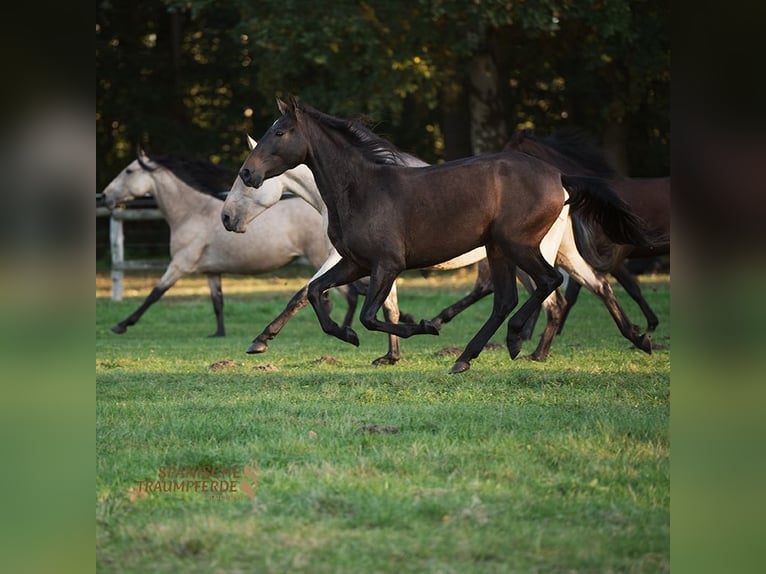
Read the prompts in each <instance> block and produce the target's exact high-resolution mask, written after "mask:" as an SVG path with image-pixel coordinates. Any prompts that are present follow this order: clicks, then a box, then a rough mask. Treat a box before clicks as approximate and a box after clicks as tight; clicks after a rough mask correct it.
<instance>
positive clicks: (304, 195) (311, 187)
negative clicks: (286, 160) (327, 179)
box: [285, 165, 327, 213]
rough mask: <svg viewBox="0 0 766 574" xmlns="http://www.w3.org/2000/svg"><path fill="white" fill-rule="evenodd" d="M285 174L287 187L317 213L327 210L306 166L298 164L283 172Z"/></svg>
mask: <svg viewBox="0 0 766 574" xmlns="http://www.w3.org/2000/svg"><path fill="white" fill-rule="evenodd" d="M285 176H286V177H287V179H288V181H289V182H290V186H289V187H288V189H289V190H290V191H292V192H293V193H295V195H297V196H298V197H300V198H301V199H303V200H304V201H305V202H306V203H308V204H309V205H310V206H311V207H313V208H314V209H316V210H317V211H318V212H319V213H324V212H325V211H327V206H326V205H325V203H324V200H323V199H322V195H321V194H320V193H319V189H318V188H317V184H316V181H315V180H314V176H313V175H312V172H311V170H310V169H309V168H308V166H305V165H299V166H298V167H296V168H294V169H291V170H289V171H286V172H285Z"/></svg>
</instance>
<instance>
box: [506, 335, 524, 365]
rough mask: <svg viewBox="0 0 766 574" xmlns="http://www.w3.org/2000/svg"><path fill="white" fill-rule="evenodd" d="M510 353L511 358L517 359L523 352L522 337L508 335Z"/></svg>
mask: <svg viewBox="0 0 766 574" xmlns="http://www.w3.org/2000/svg"><path fill="white" fill-rule="evenodd" d="M507 343H508V354H509V355H510V356H511V360H513V359H515V358H516V357H518V356H519V353H521V345H522V341H521V337H518V336H517V337H508V341H507Z"/></svg>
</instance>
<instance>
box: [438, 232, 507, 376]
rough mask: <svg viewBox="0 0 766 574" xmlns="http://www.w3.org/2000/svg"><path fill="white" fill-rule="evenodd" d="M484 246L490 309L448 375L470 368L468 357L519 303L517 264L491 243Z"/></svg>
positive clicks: (477, 354)
mask: <svg viewBox="0 0 766 574" xmlns="http://www.w3.org/2000/svg"><path fill="white" fill-rule="evenodd" d="M485 247H486V249H487V262H488V264H489V268H490V272H491V275H492V284H493V285H494V288H495V296H494V300H493V302H492V312H491V313H490V315H489V318H488V319H487V321H486V322H485V323H484V325H482V327H481V329H479V331H478V332H477V333H476V335H474V336H473V339H471V340H470V341H469V342H468V344H467V345H466V347H465V350H464V351H463V353H462V354H461V355H460V356H459V357H458V359H457V361H455V363H454V364H453V365H452V367H451V368H450V370H449V372H450V374H456V373H462V372H463V371H467V370H468V369H470V368H471V360H472V359H475V358H476V357H478V356H479V353H481V351H482V349H484V346H485V345H486V344H487V342H488V341H489V339H490V337H492V335H494V334H495V332H496V331H497V329H498V327H500V325H502V324H503V321H505V318H506V317H508V314H509V313H510V312H511V311H512V310H513V308H514V307H515V306H516V304H517V303H518V302H519V293H518V290H517V287H516V266H515V265H514V264H513V262H512V261H510V260H508V259H506V258H504V257H503V255H502V253H500V252H499V250H498V249H497V247H495V246H494V245H486V246H485Z"/></svg>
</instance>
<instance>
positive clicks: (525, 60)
mask: <svg viewBox="0 0 766 574" xmlns="http://www.w3.org/2000/svg"><path fill="white" fill-rule="evenodd" d="M668 28H669V5H668V4H667V3H666V2H660V1H657V0H630V1H629V0H579V1H577V2H575V1H574V0H543V1H536V2H530V1H524V0H518V1H515V2H509V1H507V0H470V1H466V0H387V1H377V2H376V1H373V0H368V1H358V0H335V1H333V2H320V1H306V0H259V2H251V1H250V0H230V1H229V2H225V3H221V2H212V1H210V0H186V1H180V0H164V1H163V0H131V1H130V2H128V1H126V0H111V1H105V2H101V3H100V4H99V5H98V10H97V20H96V72H97V109H96V114H97V116H96V129H97V136H98V146H99V147H98V152H99V157H98V168H99V171H98V177H99V184H105V183H106V182H107V181H108V180H109V179H110V178H111V177H112V176H113V175H114V173H115V172H116V171H117V170H118V169H120V168H121V167H122V165H124V163H126V161H127V160H128V159H129V157H131V155H132V154H133V148H134V146H135V144H137V143H141V144H143V145H145V146H146V147H147V148H148V149H149V150H157V151H161V152H163V153H173V154H187V155H194V156H197V157H209V158H211V159H213V160H214V161H217V162H220V163H222V164H224V165H226V166H231V167H232V170H234V168H236V166H237V165H238V164H239V162H241V160H242V158H243V156H244V154H245V150H246V145H245V143H244V135H245V134H246V133H251V134H252V135H254V136H255V137H258V136H260V135H261V134H262V133H263V131H265V129H266V128H267V127H268V126H269V125H270V124H271V123H272V122H273V120H274V119H275V118H276V116H277V110H276V106H275V103H274V98H275V96H284V95H285V94H287V93H292V94H295V95H297V96H299V97H300V98H301V99H302V100H303V101H305V102H307V103H310V104H311V105H313V106H315V107H317V108H319V109H322V110H323V111H327V112H329V113H332V114H336V115H342V116H345V117H360V116H363V117H367V118H368V119H369V120H371V121H372V122H373V124H374V127H375V129H376V131H378V132H379V133H381V134H384V135H387V136H388V137H390V138H391V139H392V140H393V141H394V142H395V143H396V144H397V145H399V146H400V147H402V148H404V149H406V150H408V151H411V152H413V153H416V154H418V155H420V156H421V157H423V158H424V159H426V160H429V161H439V160H441V159H444V158H445V157H446V156H448V155H449V154H448V153H445V140H447V141H446V143H447V144H449V143H454V142H456V143H460V142H457V140H460V139H464V138H465V137H467V136H466V134H467V125H465V124H467V123H470V122H471V121H472V119H471V116H470V114H469V113H468V112H467V111H466V109H465V108H466V105H467V103H466V102H467V101H468V99H469V98H470V97H472V93H473V92H472V89H473V87H472V84H471V81H470V79H469V70H470V69H471V66H472V65H475V63H476V62H477V58H478V57H481V56H489V57H490V58H491V61H492V62H494V65H495V66H496V68H497V91H496V96H495V97H496V100H497V101H496V102H493V103H494V104H495V107H496V109H498V110H500V112H501V113H502V114H503V119H504V122H505V124H506V125H507V127H508V129H509V130H513V129H515V128H517V127H535V128H537V129H539V130H540V131H543V132H547V131H549V130H552V129H555V128H556V127H561V126H571V125H576V126H579V127H581V128H583V129H585V130H587V131H589V132H590V133H591V134H592V135H594V136H595V137H597V138H598V137H603V136H604V135H605V134H608V133H613V132H614V129H613V128H614V127H615V126H618V127H619V128H620V129H619V130H617V132H614V133H619V134H621V136H620V137H621V141H617V142H616V143H615V142H610V145H613V146H614V145H618V146H622V147H623V148H624V150H625V152H626V155H627V158H628V168H629V170H630V173H631V175H665V174H667V173H668V171H669V160H668V149H669V145H668V138H669V129H670V128H669V85H670V64H669V59H670V45H669V29H668ZM474 120H475V118H474ZM455 125H457V126H458V128H464V129H457V130H455V129H453V128H454V126H455ZM449 126H452V127H449ZM610 130H611V131H610ZM456 149H469V148H467V147H466V146H465V145H463V146H462V148H461V147H460V146H458V147H457V148H456Z"/></svg>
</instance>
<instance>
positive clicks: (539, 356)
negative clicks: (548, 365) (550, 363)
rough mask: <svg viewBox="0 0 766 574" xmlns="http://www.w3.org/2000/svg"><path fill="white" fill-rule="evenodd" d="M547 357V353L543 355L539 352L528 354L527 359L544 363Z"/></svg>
mask: <svg viewBox="0 0 766 574" xmlns="http://www.w3.org/2000/svg"><path fill="white" fill-rule="evenodd" d="M547 358H548V355H544V354H542V353H539V354H538V353H532V354H531V355H529V356H528V359H529V360H530V361H535V362H537V363H544V362H545V360H546V359H547Z"/></svg>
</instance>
